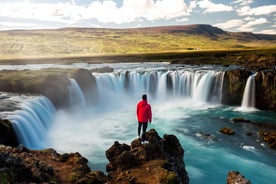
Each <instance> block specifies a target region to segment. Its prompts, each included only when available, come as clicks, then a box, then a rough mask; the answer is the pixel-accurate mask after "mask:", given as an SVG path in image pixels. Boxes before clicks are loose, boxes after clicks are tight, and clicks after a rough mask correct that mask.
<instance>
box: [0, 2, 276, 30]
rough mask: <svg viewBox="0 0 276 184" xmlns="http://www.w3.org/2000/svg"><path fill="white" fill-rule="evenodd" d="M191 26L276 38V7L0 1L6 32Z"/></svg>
mask: <svg viewBox="0 0 276 184" xmlns="http://www.w3.org/2000/svg"><path fill="white" fill-rule="evenodd" d="M189 24H211V25H213V26H216V27H219V28H222V29H224V30H226V31H232V32H237V31H245V32H254V33H266V34H276V1H275V0H233V1H229V0H0V30H10V29H43V28H62V27H104V28H134V27H152V26H167V25H189Z"/></svg>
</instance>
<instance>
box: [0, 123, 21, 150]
mask: <svg viewBox="0 0 276 184" xmlns="http://www.w3.org/2000/svg"><path fill="white" fill-rule="evenodd" d="M0 144H4V145H8V146H17V145H18V140H17V137H16V134H15V132H14V129H13V126H12V124H11V122H10V121H9V120H2V119H0Z"/></svg>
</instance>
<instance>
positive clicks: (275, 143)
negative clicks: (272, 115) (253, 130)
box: [259, 131, 276, 149]
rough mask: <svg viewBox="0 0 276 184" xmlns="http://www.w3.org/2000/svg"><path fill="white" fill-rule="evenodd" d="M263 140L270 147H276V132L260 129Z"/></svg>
mask: <svg viewBox="0 0 276 184" xmlns="http://www.w3.org/2000/svg"><path fill="white" fill-rule="evenodd" d="M259 135H261V136H262V140H263V141H265V142H267V143H268V145H269V147H270V148H274V149H276V132H265V131H259Z"/></svg>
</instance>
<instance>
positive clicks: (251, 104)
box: [241, 73, 257, 109]
mask: <svg viewBox="0 0 276 184" xmlns="http://www.w3.org/2000/svg"><path fill="white" fill-rule="evenodd" d="M256 75H257V73H254V74H252V75H250V76H249V77H248V79H247V81H246V85H245V89H244V93H243V98H242V104H241V107H242V108H243V109H252V108H255V77H256Z"/></svg>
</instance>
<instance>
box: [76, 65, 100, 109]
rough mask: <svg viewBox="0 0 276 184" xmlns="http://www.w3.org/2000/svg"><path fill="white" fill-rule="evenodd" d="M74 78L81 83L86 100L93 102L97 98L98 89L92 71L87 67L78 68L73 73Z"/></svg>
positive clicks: (89, 102)
mask: <svg viewBox="0 0 276 184" xmlns="http://www.w3.org/2000/svg"><path fill="white" fill-rule="evenodd" d="M72 78H74V79H75V80H76V81H77V83H78V84H79V86H80V88H81V90H82V91H83V94H84V96H85V99H86V102H87V103H88V104H93V103H94V101H95V100H96V99H97V90H96V79H95V77H94V76H93V75H92V73H91V72H89V71H88V70H86V69H78V70H77V71H76V72H74V73H73V75H72Z"/></svg>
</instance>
